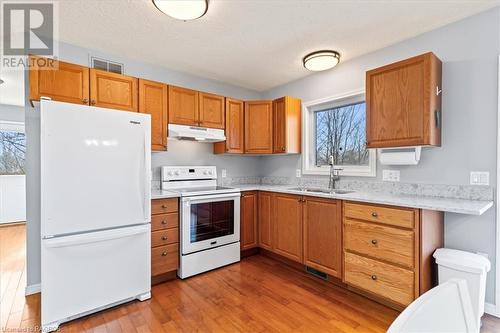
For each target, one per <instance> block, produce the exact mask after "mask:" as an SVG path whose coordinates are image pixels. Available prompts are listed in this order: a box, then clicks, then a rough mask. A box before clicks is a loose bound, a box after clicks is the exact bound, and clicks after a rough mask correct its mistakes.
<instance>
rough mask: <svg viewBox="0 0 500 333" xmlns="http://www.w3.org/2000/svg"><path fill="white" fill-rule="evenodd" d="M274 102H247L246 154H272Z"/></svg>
mask: <svg viewBox="0 0 500 333" xmlns="http://www.w3.org/2000/svg"><path fill="white" fill-rule="evenodd" d="M272 152H273V103H272V101H252V102H245V153H250V154H272Z"/></svg>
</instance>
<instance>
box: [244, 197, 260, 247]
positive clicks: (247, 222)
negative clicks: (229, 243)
mask: <svg viewBox="0 0 500 333" xmlns="http://www.w3.org/2000/svg"><path fill="white" fill-rule="evenodd" d="M240 220H241V227H240V230H241V239H240V242H241V249H242V250H248V249H251V248H254V247H257V246H258V235H257V192H243V193H242V194H241V218H240Z"/></svg>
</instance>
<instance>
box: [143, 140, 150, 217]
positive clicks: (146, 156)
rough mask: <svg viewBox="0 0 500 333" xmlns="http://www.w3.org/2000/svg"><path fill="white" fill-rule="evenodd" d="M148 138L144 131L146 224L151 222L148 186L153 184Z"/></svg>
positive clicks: (144, 204) (144, 203) (144, 205)
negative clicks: (149, 163)
mask: <svg viewBox="0 0 500 333" xmlns="http://www.w3.org/2000/svg"><path fill="white" fill-rule="evenodd" d="M148 145H149V143H148V138H147V133H146V131H144V156H143V157H144V186H143V194H142V195H143V200H144V201H143V207H144V208H143V210H144V222H150V221H151V212H150V210H151V202H150V194H151V193H150V192H151V190H150V187H149V186H148V182H149V184H151V177H150V173H151V170H150V167H149V165H148V150H149V149H148Z"/></svg>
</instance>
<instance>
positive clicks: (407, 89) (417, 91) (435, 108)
mask: <svg viewBox="0 0 500 333" xmlns="http://www.w3.org/2000/svg"><path fill="white" fill-rule="evenodd" d="M366 139H367V146H368V147H369V148H383V147H403V146H415V145H430V146H440V145H441V61H440V60H439V59H438V58H437V57H436V56H435V55H434V54H433V53H431V52H429V53H425V54H422V55H420V56H417V57H413V58H410V59H406V60H403V61H400V62H396V63H394V64H390V65H387V66H384V67H381V68H377V69H373V70H370V71H368V72H366Z"/></svg>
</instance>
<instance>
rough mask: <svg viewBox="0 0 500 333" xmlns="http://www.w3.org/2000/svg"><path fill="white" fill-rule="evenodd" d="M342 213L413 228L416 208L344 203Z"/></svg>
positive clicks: (357, 217) (355, 217)
mask: <svg viewBox="0 0 500 333" xmlns="http://www.w3.org/2000/svg"><path fill="white" fill-rule="evenodd" d="M344 215H345V216H346V217H350V218H353V219H359V220H365V221H371V222H378V223H384V224H389V225H393V226H398V227H403V228H412V229H413V227H414V225H415V216H416V210H414V209H403V208H389V207H382V206H376V205H365V204H355V203H346V204H345V205H344Z"/></svg>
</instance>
